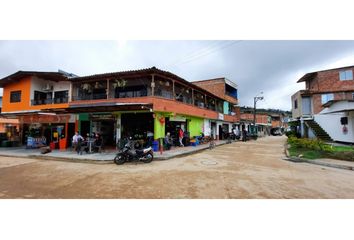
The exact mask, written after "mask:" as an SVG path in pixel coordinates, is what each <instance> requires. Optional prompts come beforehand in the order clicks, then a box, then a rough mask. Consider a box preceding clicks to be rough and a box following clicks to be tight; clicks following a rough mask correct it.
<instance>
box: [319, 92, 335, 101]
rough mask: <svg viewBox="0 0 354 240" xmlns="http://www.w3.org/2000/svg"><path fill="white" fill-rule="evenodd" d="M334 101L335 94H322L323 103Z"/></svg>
mask: <svg viewBox="0 0 354 240" xmlns="http://www.w3.org/2000/svg"><path fill="white" fill-rule="evenodd" d="M333 99H334V95H333V93H327V94H322V95H321V103H322V104H325V103H326V102H328V101H331V100H333Z"/></svg>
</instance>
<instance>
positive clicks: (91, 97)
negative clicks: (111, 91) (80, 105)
mask: <svg viewBox="0 0 354 240" xmlns="http://www.w3.org/2000/svg"><path fill="white" fill-rule="evenodd" d="M98 99H107V94H105V93H98V94H89V95H86V94H85V95H79V96H73V101H81V100H98Z"/></svg>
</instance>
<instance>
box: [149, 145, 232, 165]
mask: <svg viewBox="0 0 354 240" xmlns="http://www.w3.org/2000/svg"><path fill="white" fill-rule="evenodd" d="M225 144H226V143H220V144H219V145H216V146H215V147H218V146H222V145H225ZM205 150H209V147H206V148H201V149H196V150H194V151H191V152H185V153H181V154H178V155H176V156H168V157H157V158H155V157H154V159H156V161H163V160H168V159H171V158H179V157H185V156H188V155H192V154H195V153H199V152H202V151H205Z"/></svg>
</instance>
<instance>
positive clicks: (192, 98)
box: [192, 89, 194, 105]
mask: <svg viewBox="0 0 354 240" xmlns="http://www.w3.org/2000/svg"><path fill="white" fill-rule="evenodd" d="M192 105H194V89H192Z"/></svg>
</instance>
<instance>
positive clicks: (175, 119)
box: [170, 116, 186, 122]
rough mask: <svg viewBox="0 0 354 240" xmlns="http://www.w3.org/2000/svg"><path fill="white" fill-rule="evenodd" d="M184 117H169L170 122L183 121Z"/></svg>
mask: <svg viewBox="0 0 354 240" xmlns="http://www.w3.org/2000/svg"><path fill="white" fill-rule="evenodd" d="M185 121H186V118H185V117H181V116H175V117H170V122H185Z"/></svg>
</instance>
